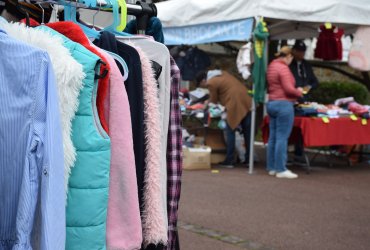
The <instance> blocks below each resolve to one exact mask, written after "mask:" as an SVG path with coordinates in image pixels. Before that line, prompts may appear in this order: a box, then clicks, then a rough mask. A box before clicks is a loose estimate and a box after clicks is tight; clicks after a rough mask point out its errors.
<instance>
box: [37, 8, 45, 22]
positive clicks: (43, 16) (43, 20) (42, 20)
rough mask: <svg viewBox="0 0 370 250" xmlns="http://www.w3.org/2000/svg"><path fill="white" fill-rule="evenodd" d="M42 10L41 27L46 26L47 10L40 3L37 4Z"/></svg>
mask: <svg viewBox="0 0 370 250" xmlns="http://www.w3.org/2000/svg"><path fill="white" fill-rule="evenodd" d="M37 5H38V6H39V7H40V8H41V10H42V17H41V25H45V10H44V8H43V7H42V5H41V4H40V3H38V4H37Z"/></svg>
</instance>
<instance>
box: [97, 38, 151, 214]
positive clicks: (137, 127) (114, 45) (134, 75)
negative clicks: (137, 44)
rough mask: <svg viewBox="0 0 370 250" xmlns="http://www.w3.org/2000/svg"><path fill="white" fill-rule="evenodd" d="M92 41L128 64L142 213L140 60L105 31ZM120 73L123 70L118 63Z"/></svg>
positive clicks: (142, 168) (129, 97)
mask: <svg viewBox="0 0 370 250" xmlns="http://www.w3.org/2000/svg"><path fill="white" fill-rule="evenodd" d="M93 43H94V44H95V45H96V46H98V47H99V48H102V49H104V50H107V51H110V52H113V53H115V54H117V55H119V56H120V57H122V58H123V59H124V60H125V62H126V64H127V66H128V71H129V74H128V78H127V80H126V81H125V88H126V91H127V96H128V100H129V103H130V112H131V125H132V138H133V142H134V153H135V165H136V178H137V187H138V197H139V206H140V210H141V214H142V209H143V200H144V198H143V190H144V173H145V164H144V159H145V146H144V97H143V84H142V82H143V78H142V71H141V62H140V56H139V54H138V52H137V51H136V50H135V49H134V48H132V47H130V46H128V45H126V44H124V43H120V42H118V41H117V40H116V38H115V36H114V35H113V34H112V33H110V32H107V31H103V32H101V33H100V37H99V39H96V40H94V41H93ZM117 66H118V67H119V68H120V71H121V74H124V73H125V72H124V70H123V68H122V67H120V65H117Z"/></svg>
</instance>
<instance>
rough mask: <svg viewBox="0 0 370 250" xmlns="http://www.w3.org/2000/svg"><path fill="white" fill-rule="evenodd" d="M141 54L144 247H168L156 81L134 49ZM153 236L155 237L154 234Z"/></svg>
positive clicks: (141, 52) (144, 61)
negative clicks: (152, 245) (143, 134)
mask: <svg viewBox="0 0 370 250" xmlns="http://www.w3.org/2000/svg"><path fill="white" fill-rule="evenodd" d="M134 48H135V49H136V50H137V52H138V53H139V55H140V61H141V67H142V72H143V87H144V124H145V131H144V132H145V148H146V155H145V166H146V168H145V177H144V179H145V182H144V209H143V210H144V212H143V216H142V224H143V235H144V238H143V245H144V247H145V246H147V245H149V244H154V245H158V244H163V245H166V244H167V237H166V238H163V236H167V227H166V226H167V218H166V217H165V214H166V208H165V207H163V206H162V204H163V200H162V198H163V197H162V186H161V181H162V179H161V178H162V176H161V120H160V112H159V111H160V109H159V99H158V88H157V82H156V80H155V78H154V74H153V70H152V66H151V63H150V61H149V59H148V58H147V57H146V55H145V53H144V52H143V51H142V50H141V49H140V48H139V47H134ZM154 233H155V234H154Z"/></svg>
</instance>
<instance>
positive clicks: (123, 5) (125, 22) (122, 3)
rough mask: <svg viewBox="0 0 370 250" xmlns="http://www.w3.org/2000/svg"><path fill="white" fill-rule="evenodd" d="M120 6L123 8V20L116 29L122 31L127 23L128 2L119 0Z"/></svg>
mask: <svg viewBox="0 0 370 250" xmlns="http://www.w3.org/2000/svg"><path fill="white" fill-rule="evenodd" d="M118 6H119V7H120V10H121V22H120V24H119V25H118V27H117V28H116V31H122V30H124V29H125V28H126V25H127V4H126V1H125V0H118Z"/></svg>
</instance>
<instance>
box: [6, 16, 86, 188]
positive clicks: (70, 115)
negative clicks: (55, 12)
mask: <svg viewBox="0 0 370 250" xmlns="http://www.w3.org/2000/svg"><path fill="white" fill-rule="evenodd" d="M0 27H2V28H3V29H5V31H6V32H7V33H8V34H9V35H10V36H12V37H14V38H16V39H18V40H21V41H23V42H25V43H27V44H30V45H33V46H35V47H38V48H41V49H43V50H46V51H47V52H48V54H49V56H50V59H51V62H52V64H53V69H54V73H55V76H56V82H57V89H58V96H59V110H60V116H61V122H62V130H63V131H62V134H63V149H64V168H65V171H64V172H65V175H64V177H65V191H66V194H67V190H68V179H69V175H70V173H71V168H72V167H73V165H74V163H75V161H76V149H75V147H74V146H73V143H72V139H71V136H72V120H73V119H74V117H75V113H76V112H77V109H78V105H79V100H78V95H79V93H80V90H81V89H82V80H83V79H84V78H85V74H84V72H83V70H82V65H81V64H79V63H78V62H77V61H76V60H75V59H73V57H72V56H71V54H70V52H69V50H68V49H67V48H65V47H64V46H63V41H62V39H60V38H59V37H57V36H52V35H51V34H49V33H47V32H45V31H41V30H37V29H33V28H28V27H26V26H25V25H23V24H20V23H1V24H0Z"/></svg>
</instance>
